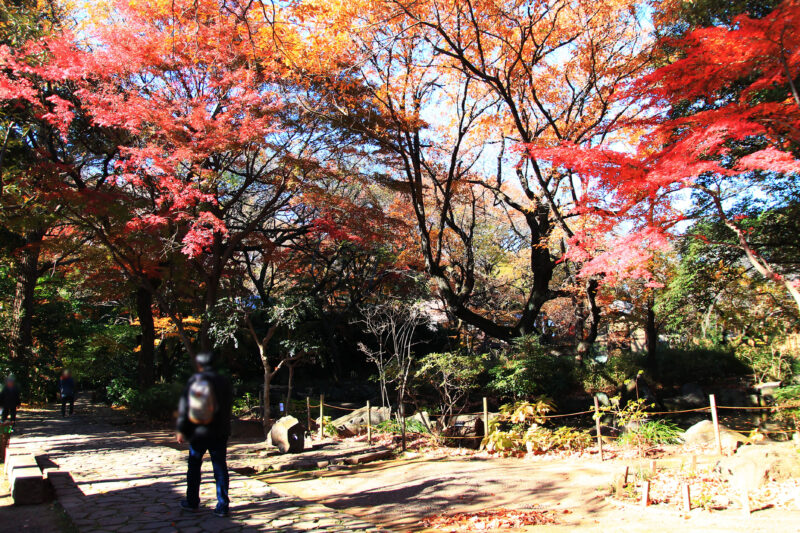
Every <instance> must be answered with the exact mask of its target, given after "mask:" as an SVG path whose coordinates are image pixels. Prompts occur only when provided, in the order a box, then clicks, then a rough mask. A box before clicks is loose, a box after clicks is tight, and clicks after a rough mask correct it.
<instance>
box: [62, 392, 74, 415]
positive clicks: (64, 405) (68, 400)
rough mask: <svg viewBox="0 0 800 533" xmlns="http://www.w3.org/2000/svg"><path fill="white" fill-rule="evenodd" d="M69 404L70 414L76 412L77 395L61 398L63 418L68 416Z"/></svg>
mask: <svg viewBox="0 0 800 533" xmlns="http://www.w3.org/2000/svg"><path fill="white" fill-rule="evenodd" d="M67 404H69V414H72V411H74V410H75V395H74V394H72V395H70V396H62V397H61V416H67Z"/></svg>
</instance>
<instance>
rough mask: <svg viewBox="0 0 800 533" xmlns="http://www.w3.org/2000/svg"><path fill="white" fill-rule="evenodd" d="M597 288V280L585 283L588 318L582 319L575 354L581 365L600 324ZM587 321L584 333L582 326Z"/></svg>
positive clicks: (595, 337)
mask: <svg viewBox="0 0 800 533" xmlns="http://www.w3.org/2000/svg"><path fill="white" fill-rule="evenodd" d="M597 289H598V283H597V280H595V279H592V280H589V283H587V285H586V303H587V304H588V306H589V314H588V320H586V319H584V322H583V324H582V327H581V329H580V334H581V337H582V338H581V342H580V343H579V344H578V349H577V355H576V356H575V359H576V360H577V362H578V364H579V365H581V366H582V365H583V364H584V362H585V360H586V356H587V355H589V352H591V350H592V346H594V343H595V341H596V340H597V330H598V327H599V325H600V306H598V305H597ZM587 322H588V325H589V331H588V332H586V333H585V334H584V328H585V326H586V323H587Z"/></svg>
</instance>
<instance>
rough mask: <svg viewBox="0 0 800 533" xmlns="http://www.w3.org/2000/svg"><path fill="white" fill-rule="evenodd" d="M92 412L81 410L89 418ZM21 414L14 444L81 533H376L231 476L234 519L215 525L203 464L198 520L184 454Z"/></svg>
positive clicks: (93, 426)
mask: <svg viewBox="0 0 800 533" xmlns="http://www.w3.org/2000/svg"><path fill="white" fill-rule="evenodd" d="M90 410H91V406H88V405H86V404H83V405H80V404H79V405H78V406H77V408H76V411H78V412H79V413H87V411H90ZM33 414H34V413H31V412H29V411H23V412H21V417H20V418H21V420H20V421H21V423H22V426H21V427H23V428H25V432H24V433H23V434H22V435H20V436H18V437H16V438H15V439H14V441H15V442H14V441H12V445H14V446H15V447H17V448H22V447H24V448H26V449H28V450H31V451H34V453H36V455H37V456H38V455H42V456H45V457H47V458H48V459H49V460H50V461H52V463H54V465H53V466H52V468H57V470H52V471H51V470H49V469H48V478H50V479H51V482H52V485H53V489H54V492H55V494H56V498H57V499H58V501H59V502H60V503H61V505H62V506H63V507H64V509H65V511H66V512H67V514H68V515H69V517H70V519H71V520H72V521H73V523H74V525H75V526H76V528H77V529H78V530H79V531H80V532H81V533H97V532H100V531H120V532H127V531H130V532H133V531H142V532H157V531H164V532H167V531H169V532H177V531H180V532H192V531H197V532H201V533H202V532H219V531H231V532H244V531H313V530H315V529H317V530H324V531H329V532H334V533H339V532H341V533H344V532H348V531H354V532H358V531H370V532H373V531H374V532H377V531H381V530H380V529H378V528H376V527H375V525H373V524H369V523H367V522H364V521H363V520H360V519H357V518H355V517H353V516H352V515H348V514H346V513H342V512H339V511H335V510H333V509H330V508H328V507H324V506H322V505H319V504H315V503H310V502H306V501H304V500H301V499H298V498H296V497H293V496H287V495H284V494H282V493H280V492H278V491H275V490H273V489H272V488H271V487H270V486H269V485H267V484H266V483H263V482H261V481H258V480H256V479H253V478H249V477H247V476H244V475H241V474H238V473H236V472H233V471H231V472H230V481H231V486H230V497H231V509H230V511H231V513H230V516H229V517H227V518H218V517H215V516H214V515H213V514H212V512H211V511H213V509H214V505H215V503H216V492H215V490H216V489H215V485H214V479H213V475H212V473H211V462H210V460H208V457H207V456H206V458H205V461H204V462H203V477H202V483H201V486H200V499H201V508H200V510H199V511H198V512H196V513H192V512H186V511H183V510H181V509H180V506H179V501H180V500H181V499H182V498H183V497H184V494H185V490H186V460H187V456H188V453H187V452H186V451H179V450H175V449H173V448H169V447H166V446H158V445H156V444H153V443H151V442H149V441H147V440H144V439H141V438H138V437H133V436H131V435H129V434H127V433H124V432H122V431H119V430H117V429H115V428H114V427H113V426H111V425H108V424H104V423H97V417H93V416H92V414H91V412H89V413H87V414H85V415H84V414H76V415H75V416H74V417H71V418H67V419H62V418H61V416H60V412H58V413H57V412H56V411H55V410H52V409H51V410H43V411H37V412H35V415H34V416H31V415H33Z"/></svg>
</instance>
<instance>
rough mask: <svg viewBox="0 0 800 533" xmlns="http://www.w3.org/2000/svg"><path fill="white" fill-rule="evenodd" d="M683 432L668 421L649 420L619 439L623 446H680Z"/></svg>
mask: <svg viewBox="0 0 800 533" xmlns="http://www.w3.org/2000/svg"><path fill="white" fill-rule="evenodd" d="M682 435H683V431H681V430H680V428H679V427H678V426H676V425H675V424H673V423H672V422H667V421H666V420H648V421H647V422H641V423H639V424H638V425H637V426H634V427H632V428H630V429H629V430H628V431H626V432H625V433H623V434H622V436H621V437H620V438H619V443H620V444H623V445H635V446H640V447H641V446H647V445H654V444H678V443H679V442H680V441H681V436H682Z"/></svg>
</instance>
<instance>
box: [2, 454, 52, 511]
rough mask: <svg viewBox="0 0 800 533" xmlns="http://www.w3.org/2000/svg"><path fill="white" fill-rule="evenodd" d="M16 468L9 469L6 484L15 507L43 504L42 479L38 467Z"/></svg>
mask: <svg viewBox="0 0 800 533" xmlns="http://www.w3.org/2000/svg"><path fill="white" fill-rule="evenodd" d="M35 464H36V463H35V461H34V466H21V465H20V466H16V467H13V468H11V469H9V474H8V484H9V485H10V486H11V497H12V498H13V499H14V504H15V505H35V504H37V503H42V502H44V496H45V493H44V477H43V476H42V471H41V470H39V467H38V466H35Z"/></svg>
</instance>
